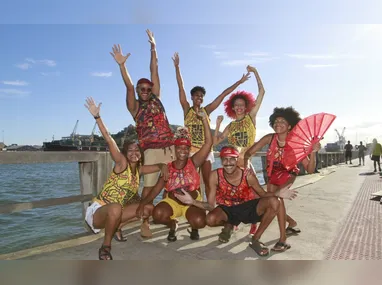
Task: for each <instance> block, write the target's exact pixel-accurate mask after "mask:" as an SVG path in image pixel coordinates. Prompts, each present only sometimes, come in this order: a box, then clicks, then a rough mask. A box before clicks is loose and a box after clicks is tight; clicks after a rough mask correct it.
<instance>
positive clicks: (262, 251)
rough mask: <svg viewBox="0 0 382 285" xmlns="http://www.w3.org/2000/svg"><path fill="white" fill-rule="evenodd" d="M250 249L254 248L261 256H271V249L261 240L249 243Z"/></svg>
mask: <svg viewBox="0 0 382 285" xmlns="http://www.w3.org/2000/svg"><path fill="white" fill-rule="evenodd" d="M249 247H250V248H252V249H253V250H254V251H255V252H256V253H257V254H258V255H259V256H267V255H269V249H268V248H267V247H265V245H264V244H263V243H262V242H261V241H259V240H255V239H252V241H251V242H250V243H249Z"/></svg>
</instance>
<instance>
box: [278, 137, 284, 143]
mask: <svg viewBox="0 0 382 285" xmlns="http://www.w3.org/2000/svg"><path fill="white" fill-rule="evenodd" d="M276 139H277V141H278V142H279V143H285V141H283V142H282V141H280V140H279V138H276Z"/></svg>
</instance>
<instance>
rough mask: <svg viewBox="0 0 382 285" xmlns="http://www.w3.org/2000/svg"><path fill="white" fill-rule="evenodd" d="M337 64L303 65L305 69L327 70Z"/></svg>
mask: <svg viewBox="0 0 382 285" xmlns="http://www.w3.org/2000/svg"><path fill="white" fill-rule="evenodd" d="M337 66H338V64H305V65H304V67H305V68H312V69H314V68H327V67H337Z"/></svg>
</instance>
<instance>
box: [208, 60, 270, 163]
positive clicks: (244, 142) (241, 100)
mask: <svg viewBox="0 0 382 285" xmlns="http://www.w3.org/2000/svg"><path fill="white" fill-rule="evenodd" d="M247 71H248V72H253V74H254V75H255V77H256V80H257V85H258V88H259V94H258V96H257V98H256V101H255V99H254V96H253V94H252V93H249V92H246V91H238V92H235V93H233V94H232V95H231V97H230V98H229V99H228V100H227V101H226V102H225V103H224V105H225V112H226V113H227V115H228V116H229V117H230V118H232V119H234V121H232V122H231V123H229V125H228V126H227V127H226V128H225V129H224V131H223V133H222V134H220V133H219V129H220V124H221V122H222V121H223V118H224V117H223V116H218V118H217V120H216V130H215V135H214V145H217V144H219V143H220V142H222V141H223V140H224V139H225V138H228V143H229V144H231V145H234V146H235V147H237V148H238V149H239V151H240V157H239V160H238V165H239V167H244V153H245V151H246V150H247V149H248V148H249V147H251V146H252V145H253V144H254V143H255V136H256V115H257V112H258V111H259V109H260V106H261V102H262V101H263V98H264V94H265V90H264V87H263V84H262V82H261V79H260V76H259V74H258V72H257V70H256V68H254V67H252V66H249V65H248V66H247Z"/></svg>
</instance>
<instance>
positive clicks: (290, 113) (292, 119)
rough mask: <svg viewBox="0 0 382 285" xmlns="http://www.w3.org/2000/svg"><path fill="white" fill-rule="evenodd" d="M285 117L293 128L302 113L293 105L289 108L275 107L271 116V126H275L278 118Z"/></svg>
mask: <svg viewBox="0 0 382 285" xmlns="http://www.w3.org/2000/svg"><path fill="white" fill-rule="evenodd" d="M279 117H281V118H284V119H285V120H286V121H287V122H288V124H289V125H290V126H291V128H292V129H293V128H294V126H295V125H297V123H298V122H299V121H300V120H301V118H300V114H299V113H298V112H297V111H296V110H295V109H293V107H287V108H277V107H276V108H274V109H273V114H272V115H270V116H269V126H270V127H271V128H273V125H274V124H275V121H276V119H277V118H279Z"/></svg>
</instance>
